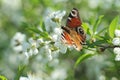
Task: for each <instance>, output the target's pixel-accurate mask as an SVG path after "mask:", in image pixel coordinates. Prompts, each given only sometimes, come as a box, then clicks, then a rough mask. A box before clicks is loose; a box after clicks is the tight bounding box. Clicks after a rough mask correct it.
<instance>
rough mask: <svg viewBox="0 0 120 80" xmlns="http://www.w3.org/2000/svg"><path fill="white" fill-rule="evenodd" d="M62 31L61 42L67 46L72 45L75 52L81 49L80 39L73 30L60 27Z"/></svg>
mask: <svg viewBox="0 0 120 80" xmlns="http://www.w3.org/2000/svg"><path fill="white" fill-rule="evenodd" d="M62 29H63V30H64V31H63V33H62V41H63V42H64V43H65V44H68V45H74V46H75V48H76V50H78V51H80V50H81V49H82V43H83V41H82V37H81V36H80V35H79V34H78V33H77V32H76V31H75V30H73V29H71V28H69V27H62Z"/></svg>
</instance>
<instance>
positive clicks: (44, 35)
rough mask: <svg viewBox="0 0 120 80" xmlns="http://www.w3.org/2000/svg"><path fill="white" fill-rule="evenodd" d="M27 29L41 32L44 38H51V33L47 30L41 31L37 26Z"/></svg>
mask: <svg viewBox="0 0 120 80" xmlns="http://www.w3.org/2000/svg"><path fill="white" fill-rule="evenodd" d="M27 29H28V30H30V31H32V32H34V33H37V34H39V35H40V36H41V37H43V38H46V39H51V38H50V36H49V34H48V33H47V32H46V31H40V30H38V29H37V28H36V27H28V28H27Z"/></svg>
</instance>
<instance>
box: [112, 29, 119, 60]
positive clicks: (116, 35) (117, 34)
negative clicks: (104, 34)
mask: <svg viewBox="0 0 120 80" xmlns="http://www.w3.org/2000/svg"><path fill="white" fill-rule="evenodd" d="M112 43H113V45H115V46H118V47H115V48H114V50H113V52H114V53H115V54H116V57H115V60H116V61H120V47H119V46H120V30H115V38H113V41H112Z"/></svg>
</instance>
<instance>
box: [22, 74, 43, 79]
mask: <svg viewBox="0 0 120 80" xmlns="http://www.w3.org/2000/svg"><path fill="white" fill-rule="evenodd" d="M20 80H43V79H42V78H41V77H40V76H37V75H33V74H31V73H29V74H28V77H20Z"/></svg>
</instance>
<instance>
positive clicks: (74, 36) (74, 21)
mask: <svg viewBox="0 0 120 80" xmlns="http://www.w3.org/2000/svg"><path fill="white" fill-rule="evenodd" d="M81 25H82V22H81V20H80V17H79V12H78V10H77V9H76V8H73V10H71V12H70V14H69V16H68V19H67V23H66V26H62V27H61V28H62V29H63V33H62V41H63V42H64V43H65V44H68V45H71V46H72V45H73V46H75V48H76V49H77V50H78V51H80V50H81V49H82V44H83V43H84V42H85V39H86V34H85V33H84V30H83V28H82V26H81Z"/></svg>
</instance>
